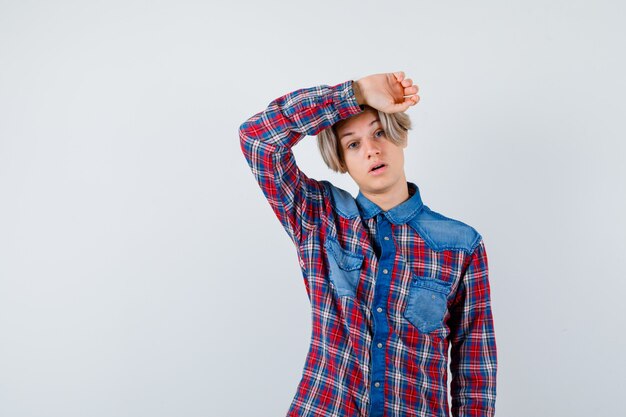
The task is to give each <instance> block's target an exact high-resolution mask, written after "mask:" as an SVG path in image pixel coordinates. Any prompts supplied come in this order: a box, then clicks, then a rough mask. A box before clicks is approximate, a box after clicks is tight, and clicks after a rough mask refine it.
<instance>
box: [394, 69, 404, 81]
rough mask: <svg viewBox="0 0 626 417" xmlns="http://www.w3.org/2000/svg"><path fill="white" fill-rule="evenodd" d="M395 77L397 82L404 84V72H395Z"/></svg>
mask: <svg viewBox="0 0 626 417" xmlns="http://www.w3.org/2000/svg"><path fill="white" fill-rule="evenodd" d="M393 75H394V76H395V77H396V80H397V81H398V82H402V80H404V72H403V71H397V72H394V73H393Z"/></svg>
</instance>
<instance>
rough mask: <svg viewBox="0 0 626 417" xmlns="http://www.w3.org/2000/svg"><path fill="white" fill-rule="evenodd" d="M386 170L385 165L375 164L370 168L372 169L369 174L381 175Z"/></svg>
mask: <svg viewBox="0 0 626 417" xmlns="http://www.w3.org/2000/svg"><path fill="white" fill-rule="evenodd" d="M386 168H387V164H377V165H374V166H373V167H372V169H370V171H369V172H370V174H377V173H382V172H383V171H385V170H386Z"/></svg>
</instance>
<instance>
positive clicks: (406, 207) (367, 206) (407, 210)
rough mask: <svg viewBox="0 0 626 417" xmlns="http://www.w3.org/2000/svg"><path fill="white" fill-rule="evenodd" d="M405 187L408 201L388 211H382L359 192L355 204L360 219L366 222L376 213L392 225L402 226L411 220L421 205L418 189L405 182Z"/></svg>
mask: <svg viewBox="0 0 626 417" xmlns="http://www.w3.org/2000/svg"><path fill="white" fill-rule="evenodd" d="M407 186H408V188H409V199H408V200H406V201H404V202H402V203H400V204H398V205H397V206H395V207H393V208H391V209H389V210H388V211H383V209H381V208H380V207H378V206H377V205H376V204H374V203H373V202H371V201H370V200H369V199H368V198H367V197H365V196H364V195H363V194H362V193H361V191H359V194H358V195H357V197H356V202H357V205H358V207H359V211H360V212H361V217H362V218H363V219H364V220H367V219H371V218H372V217H374V216H376V215H377V214H378V213H383V215H384V216H385V217H387V219H389V221H390V222H391V223H393V224H404V223H406V222H408V221H409V220H411V219H412V218H413V217H414V216H415V215H416V214H417V213H418V212H419V211H420V209H421V208H422V206H423V203H422V198H421V196H420V190H419V187H418V186H417V185H415V184H413V183H412V182H407Z"/></svg>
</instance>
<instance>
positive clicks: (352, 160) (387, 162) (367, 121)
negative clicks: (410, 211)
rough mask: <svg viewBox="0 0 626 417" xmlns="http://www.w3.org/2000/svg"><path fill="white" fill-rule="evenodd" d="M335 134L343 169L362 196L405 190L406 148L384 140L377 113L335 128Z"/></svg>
mask: <svg viewBox="0 0 626 417" xmlns="http://www.w3.org/2000/svg"><path fill="white" fill-rule="evenodd" d="M335 131H336V133H337V138H338V140H339V142H340V149H341V155H342V156H343V160H344V162H345V167H346V169H347V170H348V173H349V174H350V176H351V177H352V179H353V180H354V181H355V182H356V183H357V184H358V186H359V189H360V190H361V192H363V193H364V194H370V195H374V194H376V195H380V194H384V193H387V192H390V191H393V190H396V189H397V188H398V187H405V188H406V177H405V175H404V148H406V144H405V145H404V146H398V145H395V144H394V143H393V142H391V141H390V140H389V139H387V136H386V135H385V132H384V130H383V127H382V124H381V122H380V120H378V112H376V111H375V110H374V109H371V108H368V109H367V110H365V111H363V112H362V113H360V114H358V115H356V116H353V117H351V118H349V119H347V120H345V121H343V122H341V123H340V124H338V125H337V126H336V129H335ZM379 165H382V168H377V167H378V166H379ZM375 168H377V169H375Z"/></svg>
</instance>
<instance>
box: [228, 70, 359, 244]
mask: <svg viewBox="0 0 626 417" xmlns="http://www.w3.org/2000/svg"><path fill="white" fill-rule="evenodd" d="M360 112H361V108H360V107H359V105H358V103H357V101H356V98H355V96H354V92H353V89H352V81H346V82H344V83H342V84H338V85H335V86H326V85H321V86H317V87H311V88H304V89H300V90H296V91H294V92H291V93H289V94H286V95H284V96H282V97H279V98H277V99H276V100H274V101H272V102H271V103H270V104H269V105H268V107H267V108H266V109H265V110H264V111H262V112H260V113H257V114H255V115H254V116H252V117H251V118H249V119H248V120H246V121H245V122H244V123H243V124H242V125H241V127H240V128H239V137H240V139H241V149H242V151H243V153H244V156H245V157H246V160H247V161H248V165H250V169H251V170H252V173H253V174H254V176H255V178H256V180H257V182H258V183H259V186H260V187H261V190H262V191H263V193H264V194H265V197H266V198H267V200H268V202H269V203H270V206H271V207H272V209H273V211H274V213H275V214H276V216H277V217H278V220H279V221H280V222H281V224H282V225H283V227H284V228H285V230H286V231H287V234H289V236H290V237H291V239H292V240H293V242H294V243H295V244H296V245H300V243H301V242H303V241H304V239H306V236H307V233H308V232H310V231H311V230H313V229H315V228H316V227H317V226H318V224H319V222H320V219H321V213H322V210H323V202H324V189H323V186H322V185H321V184H320V183H319V182H317V181H315V180H313V179H311V178H309V177H307V176H306V175H305V174H304V173H303V172H302V171H301V170H300V169H299V168H298V166H297V165H296V160H295V158H294V155H293V152H292V150H291V148H292V147H293V146H294V145H296V144H297V143H298V142H299V141H300V140H301V139H302V138H303V137H304V136H305V135H316V134H317V133H318V132H320V131H321V130H323V129H325V128H327V127H329V126H332V125H333V124H334V123H335V122H337V121H339V120H341V119H344V118H347V117H350V116H352V115H355V114H357V113H360Z"/></svg>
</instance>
